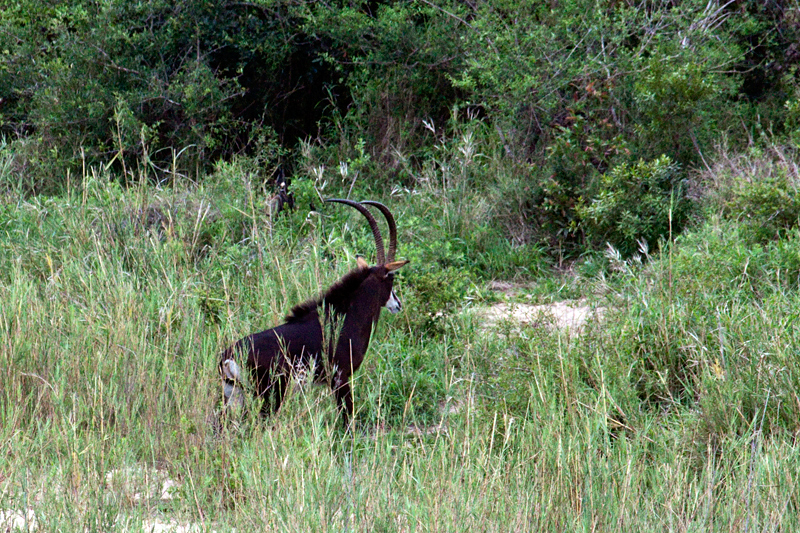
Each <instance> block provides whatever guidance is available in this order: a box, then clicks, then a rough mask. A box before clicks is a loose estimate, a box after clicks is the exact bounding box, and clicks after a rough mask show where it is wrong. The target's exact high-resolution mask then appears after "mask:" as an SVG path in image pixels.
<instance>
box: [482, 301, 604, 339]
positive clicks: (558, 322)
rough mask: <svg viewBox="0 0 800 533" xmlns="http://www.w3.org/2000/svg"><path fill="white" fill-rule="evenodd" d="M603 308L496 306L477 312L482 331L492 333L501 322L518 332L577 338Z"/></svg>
mask: <svg viewBox="0 0 800 533" xmlns="http://www.w3.org/2000/svg"><path fill="white" fill-rule="evenodd" d="M603 311H604V309H603V308H600V307H598V308H592V307H590V306H589V305H587V304H586V301H585V300H572V301H561V302H555V303H552V304H542V305H532V304H524V303H498V304H494V305H492V306H490V307H483V308H480V309H477V310H476V311H475V314H476V315H477V316H478V317H479V318H480V319H481V320H482V324H481V327H482V328H483V329H495V328H497V326H498V325H500V324H502V323H504V322H510V323H511V324H512V325H513V326H515V327H518V328H527V327H547V328H551V329H559V330H562V331H565V332H567V333H569V334H575V335H577V334H580V332H581V330H582V329H583V327H584V326H585V325H586V323H587V322H588V321H589V319H591V318H592V317H597V318H601V317H602V315H603Z"/></svg>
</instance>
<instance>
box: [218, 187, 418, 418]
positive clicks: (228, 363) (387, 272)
mask: <svg viewBox="0 0 800 533" xmlns="http://www.w3.org/2000/svg"><path fill="white" fill-rule="evenodd" d="M326 202H337V203H340V204H345V205H349V206H350V207H353V208H355V209H356V210H358V211H359V212H360V213H361V214H362V215H364V217H365V218H366V219H367V222H369V225H370V228H371V229H372V234H373V236H374V238H375V248H376V255H377V265H376V266H373V267H370V266H369V265H368V264H367V262H366V261H365V260H364V259H363V258H362V257H360V256H359V257H358V260H357V267H356V269H354V270H352V271H350V272H349V273H347V274H346V275H345V276H344V277H343V278H342V279H340V280H339V281H338V282H336V283H335V284H334V285H333V286H332V287H330V288H329V289H328V290H327V291H326V292H325V293H324V294H323V295H322V296H321V297H320V298H318V299H312V300H308V301H306V302H305V303H302V304H300V305H297V306H295V307H294V308H293V309H292V310H291V311H290V312H289V314H288V315H287V316H286V319H285V322H284V323H283V324H281V325H280V326H277V327H275V328H272V329H268V330H266V331H262V332H261V333H255V334H253V335H250V336H248V337H245V338H243V339H241V340H239V341H237V342H236V343H234V344H233V345H232V346H231V347H229V348H228V349H227V350H225V351H224V352H223V353H222V357H221V359H220V365H219V366H220V373H221V375H222V379H223V393H224V402H225V404H226V405H227V404H228V403H230V402H231V401H234V402H241V401H242V400H243V397H242V392H241V375H240V370H239V366H238V364H237V363H236V359H237V355H244V354H246V356H247V359H246V363H245V364H246V366H247V369H248V370H249V371H250V375H251V377H252V382H253V384H254V386H255V391H254V393H255V395H256V397H257V398H261V399H263V400H264V403H263V405H262V407H261V414H262V416H266V415H268V414H269V413H274V412H276V411H277V410H278V408H280V406H281V403H282V402H283V397H284V394H285V392H286V386H287V384H288V382H289V379H290V377H291V374H292V372H297V371H299V370H300V369H309V368H312V367H313V368H314V369H315V375H314V380H315V381H325V380H326V381H328V382H329V383H330V387H331V389H332V390H333V394H334V396H335V398H336V404H337V406H338V408H339V410H340V411H341V414H342V419H343V422H344V426H345V428H347V427H348V425H349V421H350V417H351V416H352V415H353V395H352V390H351V387H350V377H351V376H352V375H353V373H354V372H355V371H356V370H358V367H360V366H361V362H362V361H363V360H364V353H365V352H366V351H367V347H368V346H369V339H370V335H371V334H372V328H373V327H375V324H376V323H377V322H378V317H379V316H380V312H381V307H386V308H387V309H388V310H389V312H391V313H397V312H399V311H400V310H401V308H402V304H401V303H400V300H399V299H398V298H397V295H396V294H395V292H394V290H393V289H392V285H393V283H394V271H395V270H397V269H398V268H400V267H402V266H403V265H405V264H406V263H408V261H395V257H394V256H395V252H396V250H397V227H396V225H395V221H394V217H393V216H392V213H391V212H390V211H389V208H387V207H386V206H385V205H383V204H381V203H379V202H374V201H363V202H360V203H359V202H354V201H352V200H341V199H336V198H332V199H328V200H326ZM365 205H369V206H373V207H375V208H377V209H378V210H380V211H381V213H382V214H383V216H384V217H385V218H386V222H387V223H388V225H389V251H388V254H386V253H385V250H384V247H383V238H382V237H381V232H380V230H379V229H378V224H377V223H376V222H375V219H374V218H373V217H372V214H371V213H370V212H369V210H368V209H367V208H366V207H364V206H365ZM323 354H325V355H326V357H323Z"/></svg>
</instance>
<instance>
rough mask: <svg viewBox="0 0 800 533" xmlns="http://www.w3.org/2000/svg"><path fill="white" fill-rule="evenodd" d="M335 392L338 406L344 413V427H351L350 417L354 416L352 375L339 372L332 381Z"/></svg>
mask: <svg viewBox="0 0 800 533" xmlns="http://www.w3.org/2000/svg"><path fill="white" fill-rule="evenodd" d="M331 388H332V389H333V394H334V396H335V397H336V406H337V407H338V408H339V412H340V413H341V414H342V423H343V426H344V429H349V428H350V418H351V417H352V416H353V414H355V413H354V411H353V391H352V389H351V387H350V376H349V375H344V374H343V373H342V372H337V373H336V376H335V377H334V378H333V382H332V383H331Z"/></svg>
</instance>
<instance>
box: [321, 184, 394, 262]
mask: <svg viewBox="0 0 800 533" xmlns="http://www.w3.org/2000/svg"><path fill="white" fill-rule="evenodd" d="M325 201H326V202H336V203H339V204H345V205H349V206H350V207H352V208H354V209H356V210H357V211H358V212H359V213H361V214H362V215H364V217H366V219H367V222H369V227H370V228H372V236H373V237H375V248H376V254H377V262H378V264H379V265H385V264H386V254H385V251H384V248H383V237H381V230H380V229H378V223H377V222H375V219H374V218H373V216H372V213H370V212H369V209H367V208H366V207H364V206H363V205H361V204H360V203H358V202H356V201H354V200H344V199H341V198H328V199H327V200H325Z"/></svg>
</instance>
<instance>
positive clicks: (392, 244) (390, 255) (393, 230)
mask: <svg viewBox="0 0 800 533" xmlns="http://www.w3.org/2000/svg"><path fill="white" fill-rule="evenodd" d="M361 203H362V204H366V205H371V206H373V207H377V208H378V209H379V210H380V212H381V213H383V216H384V217H386V223H387V224H389V251H388V252H387V253H386V262H387V263H391V262H392V261H394V254H395V252H396V251H397V224H395V222H394V216H392V212H391V211H389V208H388V207H386V206H385V205H383V204H382V203H380V202H376V201H374V200H363V201H362V202H361Z"/></svg>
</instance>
